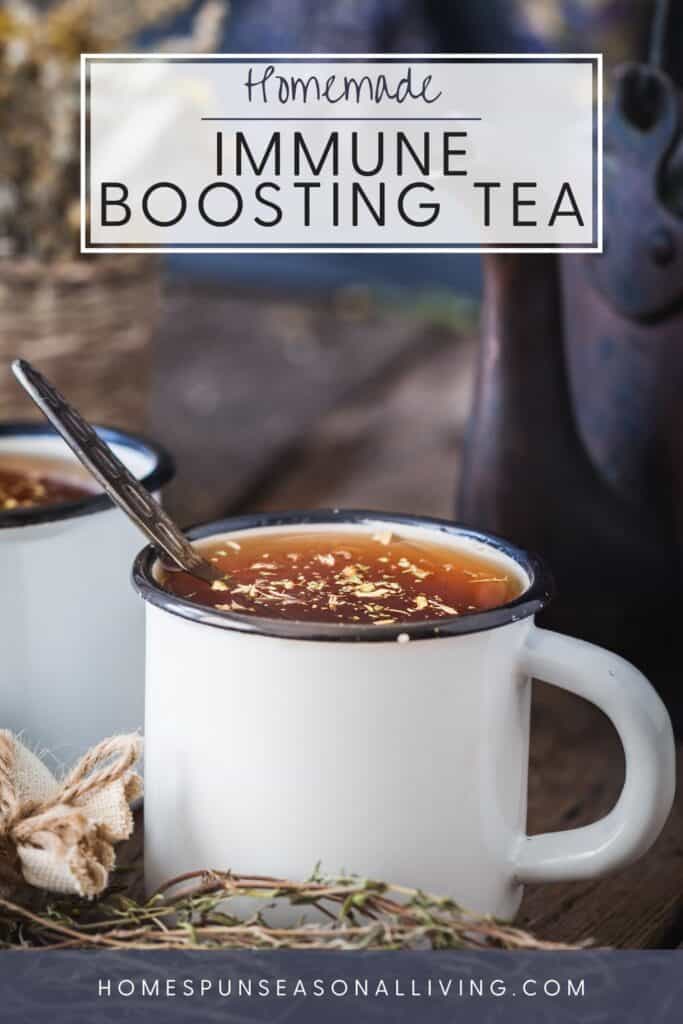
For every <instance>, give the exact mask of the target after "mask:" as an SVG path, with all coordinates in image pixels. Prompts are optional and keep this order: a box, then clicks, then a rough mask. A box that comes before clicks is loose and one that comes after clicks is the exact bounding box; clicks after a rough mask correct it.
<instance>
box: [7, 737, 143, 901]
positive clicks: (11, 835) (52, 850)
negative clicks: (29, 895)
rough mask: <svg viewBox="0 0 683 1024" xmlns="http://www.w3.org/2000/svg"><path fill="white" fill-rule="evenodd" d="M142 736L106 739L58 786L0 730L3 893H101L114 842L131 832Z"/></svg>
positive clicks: (138, 790) (32, 756) (44, 768)
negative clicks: (25, 888)
mask: <svg viewBox="0 0 683 1024" xmlns="http://www.w3.org/2000/svg"><path fill="white" fill-rule="evenodd" d="M141 752H142V740H141V739H140V737H139V736H136V735H130V736H114V737H112V738H111V739H108V740H103V742H102V743H99V744H98V745H97V746H96V747H93V748H92V750H90V751H88V753H87V754H86V755H85V756H84V757H83V758H81V760H80V761H79V762H78V764H76V766H75V767H74V768H73V769H72V771H71V772H69V774H68V775H67V776H66V777H65V778H64V779H62V780H59V779H57V778H55V776H54V775H53V774H52V772H50V770H49V769H48V767H47V766H46V765H45V764H44V763H43V762H42V761H41V760H40V758H39V757H37V756H36V755H35V754H33V753H32V752H31V751H30V750H28V749H27V747H25V746H24V745H23V744H22V743H21V742H20V741H19V740H18V739H17V737H16V736H14V735H13V734H12V733H10V732H7V731H5V730H0V893H1V894H4V895H6V896H7V895H9V894H10V893H11V892H12V891H13V890H15V889H16V888H17V887H19V886H20V885H21V884H22V883H23V882H27V883H28V884H29V885H32V886H35V887H37V888H39V889H47V890H48V891H50V892H58V893H70V894H74V895H77V896H86V897H93V896H97V895H98V894H99V893H101V892H102V891H103V889H105V888H106V885H107V882H108V880H109V872H110V871H111V869H112V868H113V866H114V860H115V857H114V843H117V842H120V841H121V840H122V839H127V838H128V836H130V834H131V833H132V831H133V815H132V813H131V810H130V802H131V801H132V800H134V799H136V798H137V797H138V796H140V794H141V793H142V780H141V778H140V776H139V775H138V774H137V773H136V772H135V771H133V766H134V765H135V763H136V762H137V761H138V760H139V758H140V754H141Z"/></svg>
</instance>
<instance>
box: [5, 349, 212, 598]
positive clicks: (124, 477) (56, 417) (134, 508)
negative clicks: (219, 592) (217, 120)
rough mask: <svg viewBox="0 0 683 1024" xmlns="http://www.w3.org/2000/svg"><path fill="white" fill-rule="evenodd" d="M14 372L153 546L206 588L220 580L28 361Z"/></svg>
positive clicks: (16, 364)
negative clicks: (205, 583)
mask: <svg viewBox="0 0 683 1024" xmlns="http://www.w3.org/2000/svg"><path fill="white" fill-rule="evenodd" d="M12 370H13V372H14V376H15V377H16V378H17V380H18V381H19V383H20V384H21V385H22V387H23V388H24V389H25V390H26V391H27V392H28V394H29V395H30V396H31V398H32V399H33V401H34V402H35V403H36V405H37V406H38V408H39V409H40V411H41V412H42V413H43V414H44V415H45V416H46V417H47V418H48V420H49V421H50V423H52V425H53V426H54V427H55V429H56V430H57V431H58V432H59V433H60V434H61V435H62V437H63V438H64V440H65V441H66V443H67V444H68V445H69V447H70V448H71V450H72V451H73V452H74V454H75V455H76V457H77V458H78V459H80V461H81V462H82V463H83V465H84V466H85V468H86V469H87V470H88V472H89V473H91V474H92V475H93V476H94V477H95V479H96V480H97V481H98V482H99V483H100V484H101V485H102V487H103V488H104V490H105V491H106V493H107V494H108V495H109V497H110V498H111V499H112V501H114V502H115V503H116V504H117V505H118V506H119V508H122V509H123V511H124V512H125V513H126V515H127V516H128V518H129V519H130V520H131V521H132V522H133V523H135V525H136V526H137V527H139V529H141V530H142V532H143V533H144V534H145V535H146V536H147V537H148V538H149V540H151V541H152V542H153V543H154V544H155V545H156V546H157V547H158V548H159V549H160V550H161V551H163V552H164V554H165V555H167V556H168V558H170V559H171V561H172V562H173V563H174V564H175V566H177V567H178V568H179V569H184V570H185V572H189V573H191V574H192V575H193V576H196V577H197V578H198V579H200V580H204V581H205V582H208V583H212V582H213V581H214V580H216V579H220V578H221V574H220V573H219V572H218V570H217V569H215V568H214V566H213V565H212V564H211V563H210V562H207V561H206V559H204V558H202V556H201V555H200V554H199V552H198V551H197V550H196V549H195V548H194V547H193V546H192V545H191V544H190V542H189V540H188V539H187V537H185V535H184V534H183V533H182V532H181V530H180V529H179V527H178V526H176V524H175V523H174V522H173V520H172V519H171V518H170V517H169V516H168V515H167V514H166V512H164V510H163V508H162V507H161V505H160V504H159V502H158V501H157V500H156V499H155V498H154V497H152V495H151V494H150V493H149V491H148V490H147V489H146V488H145V487H143V486H142V484H141V483H140V481H139V480H136V479H135V477H134V476H133V474H132V473H130V472H129V471H128V470H127V469H126V467H125V466H124V464H123V463H122V462H121V460H120V459H119V458H118V457H117V456H116V455H115V454H114V452H113V451H112V450H111V448H110V447H109V445H108V444H105V442H104V441H103V440H102V438H101V437H100V436H99V435H98V434H97V432H96V431H95V429H94V427H92V426H91V425H90V424H89V423H88V422H87V421H86V420H85V419H83V417H82V416H81V414H80V413H79V412H78V411H77V410H76V409H74V407H73V406H72V405H69V403H68V402H67V401H66V399H65V398H64V397H63V395H61V394H60V393H59V391H57V389H56V388H55V387H53V386H52V384H50V383H49V382H48V381H47V380H46V379H45V377H43V375H42V374H41V373H39V372H38V370H36V369H35V368H34V367H33V366H31V364H30V363H27V362H26V360H25V359H15V360H14V362H13V363H12Z"/></svg>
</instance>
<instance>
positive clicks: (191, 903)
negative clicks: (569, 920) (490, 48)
mask: <svg viewBox="0 0 683 1024" xmlns="http://www.w3.org/2000/svg"><path fill="white" fill-rule="evenodd" d="M245 897H246V898H249V899H250V900H253V899H256V900H259V901H261V903H262V905H263V907H264V910H263V911H257V912H255V913H253V915H252V916H251V917H247V918H244V917H240V916H237V915H236V914H233V913H231V909H230V900H232V899H242V900H243V899H244V898H245ZM274 901H278V902H284V903H288V904H290V905H292V906H294V907H296V908H301V910H302V913H303V911H304V910H305V909H306V908H311V907H313V908H315V909H316V910H317V911H318V916H319V917H320V918H321V920H320V922H319V923H315V922H309V923H301V924H297V925H294V926H292V927H277V926H275V925H273V924H271V923H268V921H267V908H268V906H269V905H272V904H273V902H274ZM17 946H23V947H38V948H41V949H46V948H51V949H55V948H60V949H66V948H90V949H94V948H99V949H186V950H192V949H341V950H370V949H372V950H376V949H384V950H393V949H541V950H548V949H576V948H579V947H576V946H566V945H561V944H558V943H552V942H544V941H542V940H540V939H536V938H535V937H534V936H533V935H530V934H529V933H528V932H525V931H523V930H521V929H519V928H514V927H513V926H512V925H507V924H500V923H499V922H497V921H494V920H493V919H492V918H480V917H476V916H475V915H472V914H467V913H465V912H464V911H463V910H461V909H460V907H458V905H457V904H456V903H454V902H453V901H452V900H448V899H437V898H436V897H432V896H428V895H426V894H425V893H423V892H420V891H419V890H416V889H408V888H405V887H403V886H396V885H387V884H385V883H384V882H376V881H370V880H367V879H361V878H355V877H349V878H323V877H320V876H318V875H314V876H313V877H312V878H310V879H309V880H307V881H306V882H293V881H286V880H284V879H278V878H264V877H260V876H248V875H237V874H232V873H230V872H213V871H197V872H192V873H189V874H187V875H183V876H181V877H179V878H177V879H174V880H172V881H170V882H168V883H167V884H166V885H165V886H163V888H162V889H161V890H160V891H159V892H158V893H157V894H156V895H155V896H154V897H152V899H150V900H149V901H147V902H142V903H138V902H137V901H136V900H134V899H131V898H130V897H129V896H127V895H125V894H124V893H119V894H116V895H110V896H109V897H108V898H105V899H103V900H100V901H99V902H95V903H84V902H79V903H73V902H71V903H67V902H65V901H61V902H56V901H54V902H51V903H49V904H47V905H46V906H44V907H42V908H41V909H40V910H37V911H34V910H31V909H29V908H28V907H26V906H19V905H18V904H16V903H12V902H10V901H8V900H6V899H0V948H6V949H7V948H12V947H17Z"/></svg>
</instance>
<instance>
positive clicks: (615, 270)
mask: <svg viewBox="0 0 683 1024" xmlns="http://www.w3.org/2000/svg"><path fill="white" fill-rule="evenodd" d="M681 109H682V108H681V94H680V93H679V91H678V89H677V88H676V86H675V85H674V84H673V82H672V81H671V79H670V78H668V77H667V75H665V74H664V73H663V72H661V71H658V70H656V69H654V68H652V67H650V66H642V65H631V66H627V67H623V68H621V69H620V70H619V71H618V72H617V74H616V77H615V82H614V91H613V103H612V108H611V111H610V113H609V116H608V118H607V121H606V130H605V251H604V253H603V254H601V255H594V254H593V255H589V254H586V255H578V256H577V255H565V256H563V257H561V258H558V257H555V256H553V255H538V256H534V255H527V254H521V255H519V256H516V255H492V256H489V257H487V260H486V264H485V301H484V314H483V336H482V342H481V349H480V357H479V367H478V379H477V386H476V394H475V404H474V411H473V418H472V425H471V431H470V435H469V439H468V445H467V451H466V460H465V466H464V471H463V475H462V480H461V487H460V497H459V508H458V517H459V518H460V519H462V520H464V521H465V522H471V523H476V524H477V525H478V526H480V527H482V528H484V529H487V530H492V531H495V532H498V533H501V534H504V535H506V534H507V535H509V536H511V537H514V539H515V540H516V541H517V542H518V543H520V544H522V545H524V546H528V547H531V548H532V549H533V548H535V549H536V550H538V551H539V552H540V553H541V554H543V555H544V556H545V557H546V558H547V560H548V562H549V563H550V566H551V567H552V569H553V571H554V574H555V577H556V581H557V586H558V595H557V598H556V600H555V602H554V603H553V604H552V606H551V607H550V609H549V610H548V612H547V613H546V616H545V625H548V626H551V627H557V628H559V629H562V630H565V631H568V632H573V633H574V634H576V635H578V636H582V637H584V638H585V639H587V640H593V641H595V642H597V643H600V644H602V645H605V646H607V647H610V648H612V649H614V650H616V651H619V652H620V653H622V654H623V655H624V656H625V657H627V658H629V659H630V660H632V661H634V662H635V663H636V664H637V665H638V666H639V667H640V668H641V669H642V670H643V671H645V672H646V673H647V674H648V675H649V676H650V677H651V678H652V679H653V681H654V682H655V684H656V685H657V686H658V688H659V690H660V692H661V693H662V694H663V695H664V697H665V699H666V700H667V702H668V705H669V708H670V710H671V712H672V715H673V717H674V718H675V720H676V725H677V728H678V730H679V731H683V680H680V679H679V677H680V676H681V675H683V667H681V665H680V664H679V651H678V645H677V641H678V638H679V635H683V618H682V616H683V563H682V560H681V554H682V550H683V141H682V140H681ZM542 624H543V623H542Z"/></svg>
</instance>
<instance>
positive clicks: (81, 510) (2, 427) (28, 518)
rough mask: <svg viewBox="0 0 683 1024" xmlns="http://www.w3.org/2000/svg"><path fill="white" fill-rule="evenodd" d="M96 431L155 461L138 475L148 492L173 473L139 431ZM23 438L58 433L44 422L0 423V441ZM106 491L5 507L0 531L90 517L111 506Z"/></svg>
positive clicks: (164, 455) (160, 451) (0, 516)
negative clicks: (49, 503) (31, 505)
mask: <svg viewBox="0 0 683 1024" xmlns="http://www.w3.org/2000/svg"><path fill="white" fill-rule="evenodd" d="M95 429H96V431H97V433H98V434H99V435H100V437H102V438H103V439H104V440H105V441H106V442H107V444H115V445H121V446H123V447H125V448H130V449H131V450H133V451H135V452H139V453H140V454H142V455H146V456H147V457H151V458H152V459H153V460H154V465H153V468H152V469H151V470H150V472H149V473H147V474H145V476H144V477H141V483H142V484H144V486H145V487H146V488H147V490H148V491H158V490H159V489H160V488H161V487H164V486H165V485H166V484H167V483H169V481H170V480H172V479H173V476H174V475H175V463H174V461H173V459H172V457H171V456H170V455H169V453H168V452H167V451H166V449H165V448H162V447H161V445H159V444H157V443H156V442H155V441H150V440H149V439H148V438H146V437H143V436H142V435H140V434H129V433H128V432H127V431H125V430H119V429H118V428H117V427H104V426H99V425H97V426H95ZM12 437H16V438H22V437H29V438H31V437H35V438H44V437H54V438H58V437H59V434H58V433H57V431H56V430H54V429H53V428H52V427H50V426H48V425H47V424H43V423H22V422H12V423H0V441H1V440H3V439H5V438H12ZM113 507H114V506H113V504H112V502H111V500H110V499H109V498H108V497H107V495H106V494H102V493H100V494H93V495H92V496H90V497H87V498H82V499H80V500H79V501H68V502H60V503H59V504H56V505H39V506H35V507H33V508H17V509H8V510H5V511H2V512H0V530H3V529H11V528H15V527H17V526H36V525H38V524H45V523H56V522H59V521H60V520H62V519H74V518H76V517H78V516H89V515H92V514H93V513H94V512H104V511H106V510H107V509H111V508H113Z"/></svg>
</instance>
